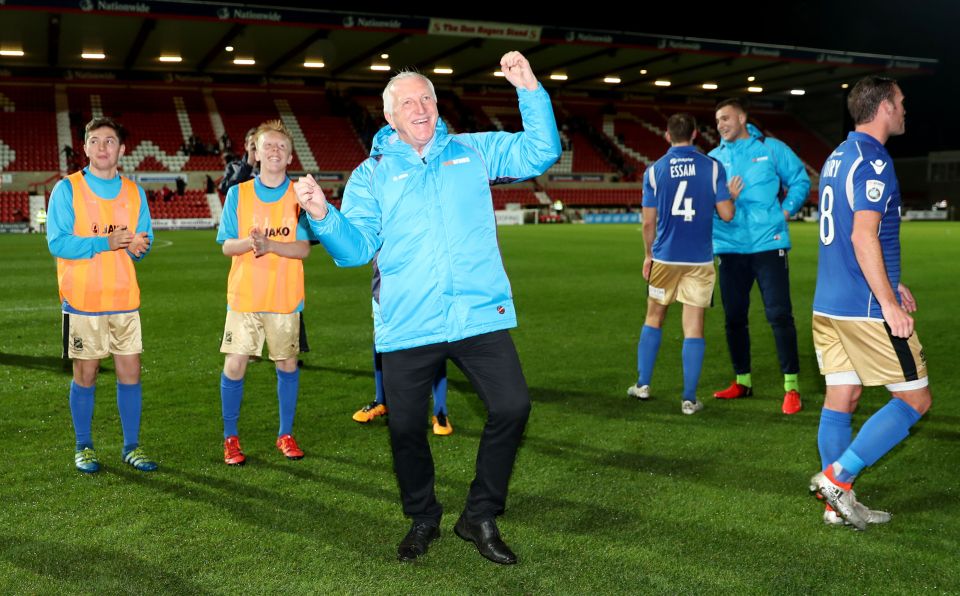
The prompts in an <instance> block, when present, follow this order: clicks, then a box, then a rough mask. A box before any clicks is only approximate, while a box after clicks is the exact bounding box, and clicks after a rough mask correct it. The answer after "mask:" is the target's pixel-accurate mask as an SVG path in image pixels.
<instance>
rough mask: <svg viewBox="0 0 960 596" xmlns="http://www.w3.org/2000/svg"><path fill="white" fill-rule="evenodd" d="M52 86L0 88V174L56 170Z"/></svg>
mask: <svg viewBox="0 0 960 596" xmlns="http://www.w3.org/2000/svg"><path fill="white" fill-rule="evenodd" d="M54 113H55V111H54V105H53V86H52V85H3V86H0V170H3V171H9V172H28V171H44V170H47V171H53V170H57V169H58V168H59V163H58V155H59V152H60V147H58V143H57V132H56V120H55V118H54V117H53V114H54Z"/></svg>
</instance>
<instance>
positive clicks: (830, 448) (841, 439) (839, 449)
mask: <svg viewBox="0 0 960 596" xmlns="http://www.w3.org/2000/svg"><path fill="white" fill-rule="evenodd" d="M852 420H853V414H848V413H847V412H838V411H836V410H828V409H827V408H824V409H823V410H821V411H820V428H819V430H818V431H817V448H818V449H819V450H820V469H821V470H823V469H825V468H826V467H827V466H829V465H830V464H832V463H833V462H835V461H837V459H839V458H840V456H841V455H843V452H844V451H846V450H847V447H849V446H850V439H851V438H852V437H853V428H852V427H851V421H852Z"/></svg>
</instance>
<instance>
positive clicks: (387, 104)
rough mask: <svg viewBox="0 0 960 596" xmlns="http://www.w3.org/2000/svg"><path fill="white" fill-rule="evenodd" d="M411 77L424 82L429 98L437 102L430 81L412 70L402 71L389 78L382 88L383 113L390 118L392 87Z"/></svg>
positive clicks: (435, 92) (434, 90)
mask: <svg viewBox="0 0 960 596" xmlns="http://www.w3.org/2000/svg"><path fill="white" fill-rule="evenodd" d="M413 77H417V78H419V79H422V80H423V81H424V82H426V83H427V89H429V90H430V97H432V98H433V100H434V101H436V100H437V91H436V89H434V88H433V82H432V81H431V80H430V79H428V78H427V77H425V76H423V75H422V74H420V73H419V72H414V71H412V70H402V71H400V72H398V73H397V74H395V75H394V76H393V78H391V79H390V80H389V81H388V82H387V86H386V87H384V88H383V112H384V113H385V114H390V115H391V116H392V115H393V87H394V86H395V85H396V84H397V82H398V81H403V80H405V79H409V78H413Z"/></svg>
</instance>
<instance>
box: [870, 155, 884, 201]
mask: <svg viewBox="0 0 960 596" xmlns="http://www.w3.org/2000/svg"><path fill="white" fill-rule="evenodd" d="M870 165H873V164H870ZM885 186H886V185H885V184H884V183H883V182H880V181H879V180H867V199H869V200H870V202H871V203H876V202H877V201H879V200H880V198H881V197H883V189H884V187H885Z"/></svg>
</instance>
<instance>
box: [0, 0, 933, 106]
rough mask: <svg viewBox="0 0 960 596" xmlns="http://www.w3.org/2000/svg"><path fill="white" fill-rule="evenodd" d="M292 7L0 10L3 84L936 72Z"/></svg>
mask: <svg viewBox="0 0 960 596" xmlns="http://www.w3.org/2000/svg"><path fill="white" fill-rule="evenodd" d="M288 4H290V6H288V7H277V6H255V5H240V4H231V3H224V2H220V3H216V2H209V3H208V2H188V1H171V0H166V1H161V0H59V1H57V0H40V1H26V0H5V2H4V5H3V6H2V7H0V12H2V19H0V21H2V25H0V52H3V53H4V54H6V55H0V75H6V76H41V77H44V76H46V77H51V76H52V77H58V78H59V77H63V76H67V77H71V78H75V79H76V78H80V79H82V78H94V79H96V78H118V79H126V78H144V77H146V78H150V77H155V78H158V79H159V78H167V79H170V78H173V79H180V80H183V81H198V80H210V81H232V80H236V81H247V82H252V81H257V82H262V81H265V80H267V81H273V82H280V83H284V82H286V83H293V84H308V85H309V84H317V83H322V82H324V81H325V80H330V79H333V80H338V81H346V82H353V83H359V84H364V83H369V84H371V85H376V86H379V85H382V84H383V82H384V81H385V80H386V78H388V77H389V76H390V75H391V73H392V72H395V71H397V70H399V69H401V68H417V69H419V70H420V71H421V72H424V73H425V74H428V75H429V76H431V78H432V79H433V80H434V81H435V83H437V84H438V86H441V87H443V86H448V85H488V84H491V85H492V84H499V83H497V79H496V78H495V76H494V71H495V65H496V64H497V62H498V60H499V57H500V56H501V55H502V54H503V53H504V52H506V51H508V50H511V49H518V50H521V51H522V52H524V53H525V55H527V56H528V57H529V58H530V60H531V62H532V64H533V65H534V68H535V70H536V72H537V74H538V76H539V77H540V78H541V80H543V81H544V84H545V86H547V87H549V88H551V89H554V90H555V89H563V90H567V91H573V92H580V91H582V92H600V91H611V90H615V91H617V92H620V93H626V94H637V95H652V96H664V95H684V96H694V97H696V96H703V97H704V98H705V99H706V98H709V97H715V96H718V95H743V94H746V93H749V92H748V87H757V88H760V89H762V90H761V91H756V92H755V93H754V94H755V95H756V96H758V97H762V98H764V99H772V100H775V99H778V98H787V97H789V96H790V93H791V92H794V93H795V94H796V93H799V92H798V91H795V90H802V91H803V92H804V93H806V94H808V95H810V94H817V93H822V92H830V93H836V91H837V90H838V89H839V88H840V86H841V85H842V84H844V83H852V82H854V81H855V80H856V79H858V78H860V77H862V76H863V75H865V74H890V75H891V76H895V77H897V78H899V79H903V78H905V77H909V76H913V75H923V74H932V73H934V72H935V71H936V70H937V68H938V61H937V60H936V59H934V58H927V57H921V56H898V55H886V54H874V53H865V52H851V51H843V50H837V49H823V48H816V47H802V46H794V45H786V44H769V43H754V42H750V41H734V40H722V39H712V38H709V37H694V36H677V35H657V34H647V33H636V32H628V31H614V30H607V29H598V28H595V23H591V22H590V21H589V20H585V21H584V23H585V24H586V25H589V26H590V27H591V28H587V27H584V28H578V27H571V26H563V25H536V24H530V23H524V22H518V23H511V24H505V23H502V22H499V21H493V20H490V21H487V20H468V19H452V18H443V17H421V16H403V15H391V14H368V13H359V12H350V11H344V10H340V11H332V10H314V9H310V8H300V7H297V6H296V4H303V3H298V2H290V3H288ZM491 14H493V13H491ZM497 14H505V13H497ZM540 22H542V21H540ZM228 46H230V47H232V48H233V50H232V51H228V50H227V47H228ZM17 51H22V52H23V55H22V56H19V55H16V52H17ZM11 52H12V53H13V54H14V55H9V54H10V53H11ZM83 54H88V55H89V54H94V55H103V57H102V58H90V57H87V58H84V57H82V55H83ZM382 56H386V58H383V57H382ZM161 57H165V58H167V59H169V60H174V59H176V58H179V62H171V61H161ZM243 60H248V61H252V63H246V64H245V63H243V62H242V61H243ZM238 61H239V63H238ZM305 63H313V64H312V65H305ZM321 63H322V66H320V64H321ZM375 66H380V67H381V68H382V69H383V70H373V69H372V68H373V67H375ZM436 69H447V70H449V72H446V70H441V71H437V70H436ZM197 77H201V78H199V79H198V78H197ZM551 77H555V79H552V78H551ZM562 77H566V78H562ZM749 77H754V79H753V80H752V81H751V80H749ZM658 81H660V83H658ZM667 83H669V85H668V84H667ZM705 84H708V85H711V84H712V85H715V86H716V87H715V88H704V85H705Z"/></svg>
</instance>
